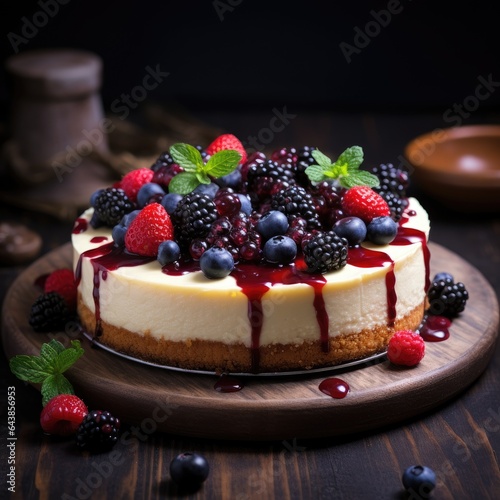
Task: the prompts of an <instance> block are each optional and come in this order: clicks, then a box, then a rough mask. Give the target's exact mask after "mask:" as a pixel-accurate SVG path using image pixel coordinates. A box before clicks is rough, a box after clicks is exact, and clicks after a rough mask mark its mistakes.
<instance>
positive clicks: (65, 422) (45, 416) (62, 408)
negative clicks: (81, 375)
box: [40, 394, 89, 436]
mask: <svg viewBox="0 0 500 500" xmlns="http://www.w3.org/2000/svg"><path fill="white" fill-rule="evenodd" d="M88 412H89V411H88V409H87V407H86V406H85V403H84V402H83V401H82V400H81V399H80V398H79V397H77V396H75V395H73V394H59V395H58V396H54V397H53V398H52V399H50V400H49V402H48V403H47V404H46V405H45V406H44V408H43V410H42V413H41V415H40V425H41V426H42V429H43V431H44V432H46V433H47V434H56V435H58V436H71V434H75V433H76V431H77V430H78V427H80V424H81V423H82V421H83V419H84V417H85V415H87V413H88Z"/></svg>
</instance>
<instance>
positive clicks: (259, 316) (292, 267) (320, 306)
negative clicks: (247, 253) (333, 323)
mask: <svg viewBox="0 0 500 500" xmlns="http://www.w3.org/2000/svg"><path fill="white" fill-rule="evenodd" d="M305 268H306V265H305V263H304V261H303V259H300V258H297V259H296V260H295V262H294V263H292V264H287V265H283V266H279V267H275V266H272V265H266V264H258V265H257V264H250V263H239V264H238V266H237V267H235V268H234V269H233V271H232V272H231V276H233V277H234V279H235V280H236V284H237V285H238V286H239V287H240V288H241V291H242V292H243V293H244V294H245V295H246V296H247V298H248V313H247V315H248V321H249V322H250V328H251V355H252V363H251V364H252V371H253V372H254V373H256V372H258V369H259V364H260V335H261V332H262V325H263V322H264V310H263V307H262V297H263V296H264V294H265V293H266V292H267V291H268V290H269V289H270V288H271V287H272V286H273V285H276V284H283V285H294V284H297V283H305V284H307V285H309V286H311V287H312V288H313V290H314V300H313V306H314V309H315V311H316V319H317V322H318V326H319V329H320V340H321V348H322V350H323V351H324V352H328V347H329V342H328V323H329V321H328V313H327V312H326V309H325V301H324V299H323V294H322V289H323V286H324V285H325V283H326V279H325V277H324V276H323V275H322V274H311V273H308V272H306V271H305ZM199 269H200V266H199V263H198V262H194V261H180V262H177V263H174V264H167V265H166V266H164V267H163V268H162V271H163V272H164V273H165V274H169V275H172V276H180V275H183V274H187V273H190V272H193V271H197V270H199Z"/></svg>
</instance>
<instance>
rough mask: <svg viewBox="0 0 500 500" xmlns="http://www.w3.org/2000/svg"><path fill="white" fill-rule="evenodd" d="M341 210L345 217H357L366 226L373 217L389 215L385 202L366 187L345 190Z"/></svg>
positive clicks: (389, 211)
mask: <svg viewBox="0 0 500 500" xmlns="http://www.w3.org/2000/svg"><path fill="white" fill-rule="evenodd" d="M342 210H343V211H344V213H345V215H347V216H351V217H359V218H360V219H362V220H363V221H364V222H365V223H367V224H368V223H369V222H371V221H372V219H374V218H375V217H384V216H387V215H391V210H390V208H389V205H388V204H387V202H386V201H385V200H384V199H383V198H382V196H380V195H379V194H378V193H376V192H375V191H374V190H373V189H372V188H370V187H368V186H354V187H352V188H350V189H349V190H347V192H346V193H345V194H344V197H343V198H342Z"/></svg>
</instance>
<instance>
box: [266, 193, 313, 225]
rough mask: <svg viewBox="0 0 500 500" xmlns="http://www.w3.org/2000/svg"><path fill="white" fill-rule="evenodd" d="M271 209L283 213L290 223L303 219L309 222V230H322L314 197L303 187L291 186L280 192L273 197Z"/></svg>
mask: <svg viewBox="0 0 500 500" xmlns="http://www.w3.org/2000/svg"><path fill="white" fill-rule="evenodd" d="M271 208H272V209H273V210H279V211H280V212H283V213H284V214H285V215H286V216H287V218H288V221H289V222H291V221H292V220H293V219H294V218H295V217H301V218H302V219H305V220H306V221H307V229H309V230H312V229H320V228H321V223H320V221H319V216H318V213H317V211H316V205H315V203H314V200H313V197H312V196H311V195H310V194H309V193H308V192H307V191H306V190H305V188H303V187H302V186H291V187H289V188H287V189H282V190H281V191H279V192H278V193H277V194H275V195H274V196H273V197H272V200H271Z"/></svg>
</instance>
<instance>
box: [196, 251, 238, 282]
mask: <svg viewBox="0 0 500 500" xmlns="http://www.w3.org/2000/svg"><path fill="white" fill-rule="evenodd" d="M200 268H201V270H202V271H203V274H204V275H205V276H206V277H207V278H211V279H220V278H225V277H226V276H227V275H228V274H229V273H230V272H231V271H232V270H233V268H234V258H233V256H232V255H231V253H230V252H229V251H228V250H226V249H225V248H222V247H211V248H209V249H208V250H206V251H205V252H204V253H203V255H202V256H201V258H200Z"/></svg>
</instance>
